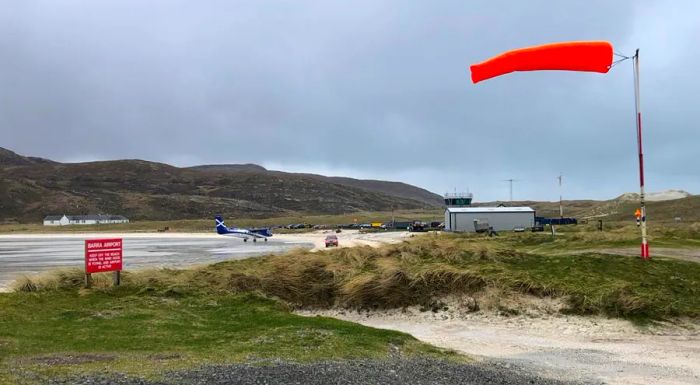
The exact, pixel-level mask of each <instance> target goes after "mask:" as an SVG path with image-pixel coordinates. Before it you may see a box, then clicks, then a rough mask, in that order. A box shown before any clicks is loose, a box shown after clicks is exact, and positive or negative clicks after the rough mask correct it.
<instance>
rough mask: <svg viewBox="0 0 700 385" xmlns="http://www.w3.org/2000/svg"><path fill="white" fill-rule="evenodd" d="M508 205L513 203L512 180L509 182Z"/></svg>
mask: <svg viewBox="0 0 700 385" xmlns="http://www.w3.org/2000/svg"><path fill="white" fill-rule="evenodd" d="M510 203H513V180H512V179H511V180H510Z"/></svg>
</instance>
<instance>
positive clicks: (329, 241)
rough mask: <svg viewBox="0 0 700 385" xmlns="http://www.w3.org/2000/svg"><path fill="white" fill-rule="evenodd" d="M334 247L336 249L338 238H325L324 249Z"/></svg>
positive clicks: (328, 236)
mask: <svg viewBox="0 0 700 385" xmlns="http://www.w3.org/2000/svg"><path fill="white" fill-rule="evenodd" d="M331 246H335V247H338V237H337V236H336V235H327V236H326V247H331Z"/></svg>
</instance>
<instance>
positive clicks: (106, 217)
mask: <svg viewBox="0 0 700 385" xmlns="http://www.w3.org/2000/svg"><path fill="white" fill-rule="evenodd" d="M66 217H67V218H68V220H69V221H125V220H128V219H127V218H126V217H125V216H123V215H104V214H97V215H95V214H90V215H66ZM61 218H63V215H48V216H46V218H44V220H45V221H58V220H61Z"/></svg>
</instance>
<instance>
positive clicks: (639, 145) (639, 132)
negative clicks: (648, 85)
mask: <svg viewBox="0 0 700 385" xmlns="http://www.w3.org/2000/svg"><path fill="white" fill-rule="evenodd" d="M634 109H635V112H636V115H637V116H636V118H637V152H638V153H639V203H640V206H641V207H640V210H641V213H642V223H641V226H640V228H641V230H642V249H641V255H640V256H641V258H642V259H645V260H646V259H650V258H651V256H650V255H649V242H647V213H646V207H645V205H644V151H643V147H642V112H641V108H640V105H639V49H637V51H636V52H635V54H634Z"/></svg>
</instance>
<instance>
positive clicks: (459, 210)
mask: <svg viewBox="0 0 700 385" xmlns="http://www.w3.org/2000/svg"><path fill="white" fill-rule="evenodd" d="M534 225H535V210H534V209H532V208H530V207H448V208H447V209H446V210H445V231H455V232H475V231H476V229H477V228H482V229H484V228H489V227H491V228H493V230H494V231H509V230H514V229H518V228H521V229H528V228H531V227H533V226H534Z"/></svg>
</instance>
